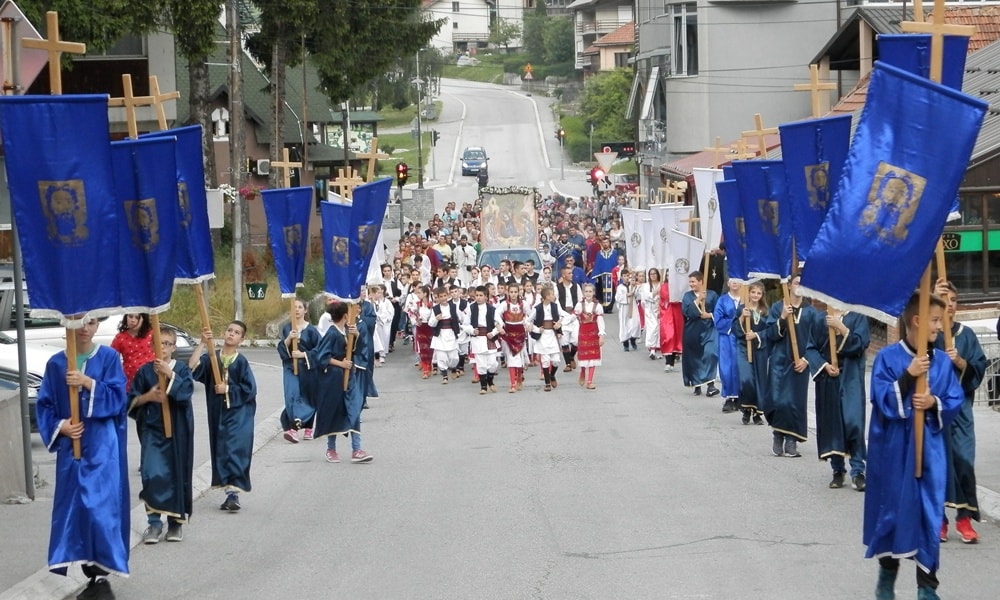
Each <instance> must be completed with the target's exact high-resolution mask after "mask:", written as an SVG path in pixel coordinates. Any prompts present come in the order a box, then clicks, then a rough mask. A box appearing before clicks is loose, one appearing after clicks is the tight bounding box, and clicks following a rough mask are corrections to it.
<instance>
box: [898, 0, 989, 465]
mask: <svg viewBox="0 0 1000 600" xmlns="http://www.w3.org/2000/svg"><path fill="white" fill-rule="evenodd" d="M914 12H915V13H917V12H919V13H921V16H922V13H923V6H922V5H921V6H918V7H914ZM931 16H932V17H933V18H934V21H933V22H931V23H926V22H921V23H918V22H914V21H905V22H903V23H900V26H901V28H902V30H903V31H905V32H907V33H929V34H930V35H931V64H930V79H931V81H934V82H937V83H941V77H942V70H943V65H944V36H946V35H958V36H964V37H972V36H973V35H974V34H975V33H976V28H975V27H973V26H971V25H949V24H948V23H945V8H944V0H934V10H933V12H932V13H931ZM936 253H937V254H938V257H937V260H938V265H939V269H938V277H942V278H945V279H947V275H946V274H945V273H944V268H943V267H944V246H943V245H942V244H938V248H937V250H936ZM930 296H931V266H930V265H927V269H926V270H925V271H924V275H923V277H921V278H920V302H919V304H918V307H919V308H918V314H919V317H918V328H917V340H916V341H917V347H918V348H923V347H924V346H925V345H926V344H927V342H928V340H929V339H930V331H929V329H928V326H927V322H928V320H929V319H928V317H927V315H929V314H930V303H931V302H930ZM947 314H948V313H947V311H945V320H944V331H945V334H946V335H945V340H944V342H945V348H949V347H951V346H950V345H951V344H953V343H954V341H953V340H952V339H950V338H951V336H950V335H948V334H950V333H951V322H950V320H949V319H948V317H947ZM928 388H929V384H928V382H927V375H926V374H924V375H921V376H919V377H918V378H917V381H916V392H917V393H921V394H926V393H928ZM913 423H914V426H913V433H914V439H913V442H914V443H913V446H914V451H915V457H914V458H915V460H914V468H913V470H914V476H915V477H917V478H918V479H919V478H920V477H922V476H923V468H924V463H923V460H924V450H923V446H924V427H923V423H924V411H923V410H914V411H913Z"/></svg>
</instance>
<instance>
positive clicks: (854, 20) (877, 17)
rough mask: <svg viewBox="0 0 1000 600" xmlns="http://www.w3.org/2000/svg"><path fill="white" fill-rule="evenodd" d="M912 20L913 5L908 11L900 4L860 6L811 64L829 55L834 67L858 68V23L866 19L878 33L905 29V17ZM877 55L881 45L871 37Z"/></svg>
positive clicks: (836, 69)
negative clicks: (893, 5)
mask: <svg viewBox="0 0 1000 600" xmlns="http://www.w3.org/2000/svg"><path fill="white" fill-rule="evenodd" d="M904 20H905V21H912V20H913V9H912V8H907V9H906V10H905V11H904V10H903V9H902V8H901V7H898V6H896V7H875V6H859V7H858V8H856V9H854V12H852V13H851V14H850V15H848V16H847V18H846V19H844V22H843V24H842V25H841V26H840V29H838V30H837V32H836V33H834V34H833V37H831V38H830V40H829V41H827V43H826V45H825V46H823V49H822V50H820V51H819V53H818V54H817V55H816V57H815V58H813V59H812V60H811V61H809V62H810V64H818V63H819V62H820V61H822V60H823V58H826V57H829V58H830V68H831V69H833V70H835V71H841V70H845V71H857V70H859V69H860V56H859V51H860V44H859V35H860V33H859V29H860V28H859V27H858V23H859V22H861V21H864V22H865V23H867V24H868V26H869V27H871V29H872V31H873V32H874V33H875V34H876V35H878V34H882V33H903V30H902V29H901V28H900V23H901V22H902V21H904ZM872 46H873V48H874V49H875V53H876V56H875V58H878V56H877V54H878V49H877V46H876V45H875V44H874V40H872Z"/></svg>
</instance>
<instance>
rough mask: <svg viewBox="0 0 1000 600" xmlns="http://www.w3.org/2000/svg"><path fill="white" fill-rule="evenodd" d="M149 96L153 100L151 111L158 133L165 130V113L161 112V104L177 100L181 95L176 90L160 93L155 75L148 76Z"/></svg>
mask: <svg viewBox="0 0 1000 600" xmlns="http://www.w3.org/2000/svg"><path fill="white" fill-rule="evenodd" d="M149 96H150V97H151V98H152V99H153V111H154V112H155V113H156V122H157V123H158V124H159V125H160V131H165V130H166V129H167V113H166V111H165V110H163V103H164V102H166V101H168V100H177V99H179V98H180V97H181V93H180V92H178V91H177V90H174V91H172V92H166V93H164V94H161V93H160V81H159V80H158V79H157V78H156V75H150V76H149Z"/></svg>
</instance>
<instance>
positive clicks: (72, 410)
mask: <svg viewBox="0 0 1000 600" xmlns="http://www.w3.org/2000/svg"><path fill="white" fill-rule="evenodd" d="M66 370H67V371H75V370H76V330H74V329H70V328H69V327H67V328H66ZM69 422H70V425H76V424H77V423H79V422H80V388H79V387H78V386H75V385H71V386H69ZM80 454H81V446H80V438H76V439H74V440H73V458H75V459H77V460H80Z"/></svg>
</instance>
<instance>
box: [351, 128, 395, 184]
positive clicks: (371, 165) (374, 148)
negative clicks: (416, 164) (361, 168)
mask: <svg viewBox="0 0 1000 600" xmlns="http://www.w3.org/2000/svg"><path fill="white" fill-rule="evenodd" d="M355 156H357V157H358V158H365V159H368V172H367V173H366V175H368V183H371V182H372V181H375V164H376V161H379V160H382V159H387V158H392V157H391V156H389V155H388V154H385V153H384V152H379V151H378V137H377V136H376V137H373V138H372V143H371V147H369V148H368V152H359V153H358V154H355Z"/></svg>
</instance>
